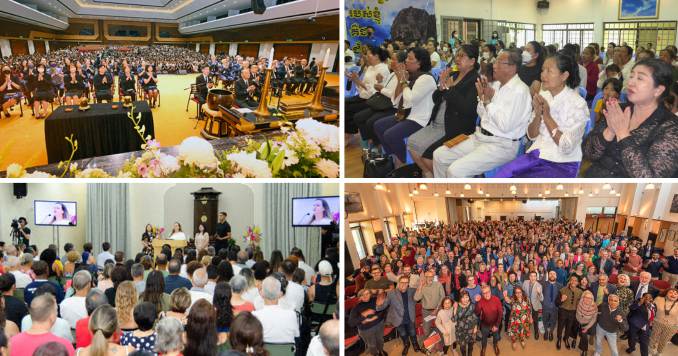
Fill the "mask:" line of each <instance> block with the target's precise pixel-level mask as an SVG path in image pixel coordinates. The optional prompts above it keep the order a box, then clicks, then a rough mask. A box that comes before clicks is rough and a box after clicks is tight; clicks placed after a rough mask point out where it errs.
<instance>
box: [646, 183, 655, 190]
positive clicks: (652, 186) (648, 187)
mask: <svg viewBox="0 0 678 356" xmlns="http://www.w3.org/2000/svg"><path fill="white" fill-rule="evenodd" d="M645 190H654V184H652V183H647V184H645Z"/></svg>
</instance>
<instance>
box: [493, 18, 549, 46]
mask: <svg viewBox="0 0 678 356" xmlns="http://www.w3.org/2000/svg"><path fill="white" fill-rule="evenodd" d="M535 28H536V25H535V24H533V23H522V22H510V21H501V20H483V23H482V31H481V33H482V34H483V36H484V37H486V39H489V38H490V37H491V36H492V32H493V31H497V33H498V34H499V38H500V39H501V40H502V41H504V44H505V45H506V47H507V48H508V47H510V46H511V43H515V45H516V47H522V46H524V45H526V44H527V43H528V42H530V41H534V30H535Z"/></svg>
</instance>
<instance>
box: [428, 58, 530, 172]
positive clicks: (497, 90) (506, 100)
mask: <svg viewBox="0 0 678 356" xmlns="http://www.w3.org/2000/svg"><path fill="white" fill-rule="evenodd" d="M521 62H522V58H521V55H520V54H519V53H518V52H517V51H516V50H506V51H504V52H503V53H502V54H500V55H499V57H498V58H497V61H496V62H495V63H494V65H493V66H494V79H495V80H496V81H495V82H493V83H491V84H490V83H488V82H487V80H486V79H485V78H484V77H483V78H482V79H479V81H478V83H476V90H477V91H478V97H479V100H478V116H479V117H480V126H479V127H477V128H476V132H475V133H474V134H473V135H471V136H470V137H468V138H467V139H466V140H464V141H462V142H460V143H458V144H456V145H454V146H452V147H447V146H446V145H442V146H441V147H439V148H438V149H436V150H435V151H434V152H433V173H434V176H435V177H436V178H444V177H449V178H452V177H460V178H461V177H473V176H476V175H479V174H483V173H484V172H487V171H489V170H492V169H494V168H497V167H499V166H502V165H503V164H505V163H508V162H510V161H511V160H513V159H514V158H516V154H517V152H518V147H519V146H520V138H521V137H523V136H524V135H525V133H526V130H527V126H528V125H529V123H530V120H531V118H532V98H531V97H530V88H529V87H528V86H527V85H525V83H523V82H522V80H520V78H519V77H518V74H517V73H518V69H519V68H520V65H521Z"/></svg>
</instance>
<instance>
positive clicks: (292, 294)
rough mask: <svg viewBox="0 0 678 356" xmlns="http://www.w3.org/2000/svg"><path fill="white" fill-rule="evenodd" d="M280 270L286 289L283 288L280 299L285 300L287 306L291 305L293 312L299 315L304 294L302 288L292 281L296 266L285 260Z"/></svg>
mask: <svg viewBox="0 0 678 356" xmlns="http://www.w3.org/2000/svg"><path fill="white" fill-rule="evenodd" d="M281 268H282V272H283V273H284V274H285V279H287V288H285V296H284V297H283V298H282V299H285V301H286V302H287V304H289V305H293V306H294V310H296V311H297V312H299V313H301V310H302V309H303V308H304V297H305V295H306V292H305V291H304V287H302V286H301V285H300V284H299V283H297V282H294V281H293V280H292V276H293V275H294V271H295V270H296V269H297V265H296V264H294V262H292V261H291V260H285V261H283V263H282V265H281Z"/></svg>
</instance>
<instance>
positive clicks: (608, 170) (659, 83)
mask: <svg viewBox="0 0 678 356" xmlns="http://www.w3.org/2000/svg"><path fill="white" fill-rule="evenodd" d="M671 76H672V68H671V65H669V64H667V63H665V62H663V61H661V60H659V59H647V60H644V61H640V62H638V63H636V65H635V66H634V67H633V69H632V71H631V76H630V78H625V82H627V83H628V89H627V97H628V101H629V102H630V104H627V105H626V104H624V105H620V104H619V102H618V100H616V99H614V98H612V99H610V100H608V102H607V103H605V107H606V110H604V111H603V114H604V116H605V120H600V121H599V122H598V123H596V127H595V128H594V129H593V131H592V132H591V133H590V134H589V135H588V136H587V137H586V139H585V140H584V144H583V151H584V158H585V159H587V160H589V161H591V167H590V168H588V169H587V170H586V172H584V175H585V176H586V177H590V178H594V177H595V178H629V177H633V178H669V177H675V176H676V173H677V172H678V139H677V138H678V121H676V117H675V115H673V113H671V112H670V111H669V110H668V109H666V107H665V106H664V105H663V103H664V100H665V98H666V97H667V96H668V95H669V90H670V87H671V83H672V78H671Z"/></svg>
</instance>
